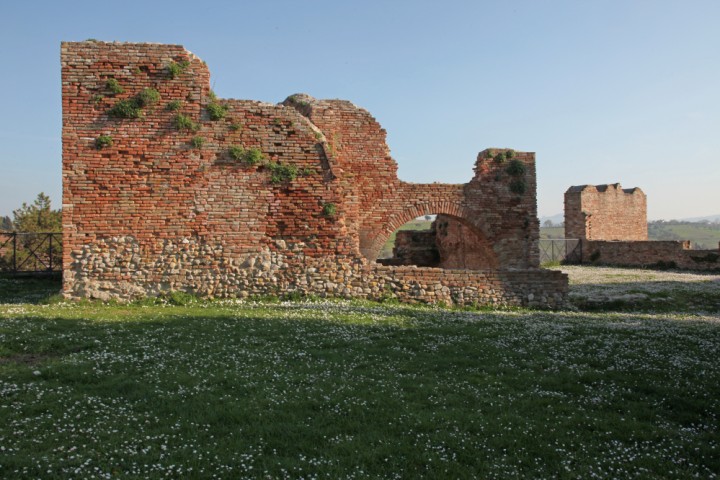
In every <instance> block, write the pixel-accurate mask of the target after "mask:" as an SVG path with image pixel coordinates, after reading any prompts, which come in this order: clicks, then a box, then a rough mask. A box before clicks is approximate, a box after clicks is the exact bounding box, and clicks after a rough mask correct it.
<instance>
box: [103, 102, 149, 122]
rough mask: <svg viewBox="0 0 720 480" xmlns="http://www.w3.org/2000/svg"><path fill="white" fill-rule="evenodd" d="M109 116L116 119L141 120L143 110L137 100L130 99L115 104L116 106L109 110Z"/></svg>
mask: <svg viewBox="0 0 720 480" xmlns="http://www.w3.org/2000/svg"><path fill="white" fill-rule="evenodd" d="M108 115H110V116H111V117H115V118H141V117H142V109H141V108H140V107H139V106H138V104H137V102H136V101H135V99H132V98H129V99H126V100H118V101H117V102H115V105H113V106H112V108H111V109H110V110H108Z"/></svg>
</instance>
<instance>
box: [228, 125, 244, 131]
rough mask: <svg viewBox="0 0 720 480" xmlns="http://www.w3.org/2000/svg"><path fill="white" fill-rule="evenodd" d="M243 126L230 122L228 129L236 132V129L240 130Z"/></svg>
mask: <svg viewBox="0 0 720 480" xmlns="http://www.w3.org/2000/svg"><path fill="white" fill-rule="evenodd" d="M242 128H243V126H242V123H231V124H230V130H232V131H233V132H237V131H238V130H242Z"/></svg>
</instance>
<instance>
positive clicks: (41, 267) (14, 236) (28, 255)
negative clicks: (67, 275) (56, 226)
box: [0, 232, 62, 274]
mask: <svg viewBox="0 0 720 480" xmlns="http://www.w3.org/2000/svg"><path fill="white" fill-rule="evenodd" d="M61 271H62V233H60V232H38V233H21V232H0V272H4V273H10V274H19V273H52V272H61Z"/></svg>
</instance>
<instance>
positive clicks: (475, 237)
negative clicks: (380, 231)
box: [382, 215, 498, 270]
mask: <svg viewBox="0 0 720 480" xmlns="http://www.w3.org/2000/svg"><path fill="white" fill-rule="evenodd" d="M382 263H383V264H385V265H417V266H427V267H437V268H444V269H451V270H457V269H465V270H497V268H498V259H497V256H496V255H495V252H494V251H493V248H492V245H491V244H490V243H489V242H488V241H487V240H486V239H485V238H484V237H483V236H482V235H479V234H478V233H477V232H476V231H475V229H474V228H472V227H470V226H468V225H467V224H466V223H465V222H464V221H461V220H460V219H457V218H454V217H451V216H448V215H438V216H437V217H436V219H435V221H434V222H433V224H432V228H431V229H430V230H399V231H398V232H397V234H396V237H395V248H393V257H392V258H390V259H386V260H383V261H382Z"/></svg>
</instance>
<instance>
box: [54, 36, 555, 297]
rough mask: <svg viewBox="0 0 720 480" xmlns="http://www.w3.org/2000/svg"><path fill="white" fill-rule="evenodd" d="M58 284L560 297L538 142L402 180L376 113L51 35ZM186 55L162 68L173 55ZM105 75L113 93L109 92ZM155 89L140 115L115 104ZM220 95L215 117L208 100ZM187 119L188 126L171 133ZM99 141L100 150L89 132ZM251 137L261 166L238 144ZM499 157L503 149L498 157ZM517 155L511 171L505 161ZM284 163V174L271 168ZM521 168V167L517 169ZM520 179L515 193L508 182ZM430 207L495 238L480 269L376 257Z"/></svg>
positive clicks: (160, 52)
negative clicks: (419, 179) (274, 93)
mask: <svg viewBox="0 0 720 480" xmlns="http://www.w3.org/2000/svg"><path fill="white" fill-rule="evenodd" d="M61 63H62V98H63V241H64V245H65V248H64V250H63V254H64V256H63V266H64V292H65V295H66V296H68V297H72V298H77V297H95V298H103V299H107V298H119V299H129V298H135V297H140V296H143V295H148V294H149V295H157V294H161V293H163V292H167V291H171V290H183V291H189V292H194V293H197V294H199V295H204V296H209V297H246V296H248V295H254V294H264V293H282V292H292V291H299V292H301V293H304V294H316V295H321V296H323V295H333V296H343V297H367V298H381V297H386V296H394V297H397V298H400V299H401V300H404V301H422V302H445V303H449V304H471V303H493V304H511V305H540V306H551V307H554V306H561V305H562V304H564V302H565V298H566V293H567V278H566V277H565V276H564V275H562V274H560V273H558V272H550V271H545V270H541V269H539V268H538V262H539V257H538V239H539V224H538V220H537V208H536V199H535V191H536V180H535V156H534V154H533V153H527V152H512V153H513V155H510V154H508V155H506V156H507V157H510V156H512V157H514V158H512V160H510V159H509V158H505V157H504V156H503V155H505V153H506V152H510V151H509V150H507V149H489V150H485V151H483V152H481V153H480V154H479V155H478V158H477V161H476V164H475V175H474V176H473V178H472V179H471V180H470V181H469V182H468V183H466V184H459V185H447V184H438V183H433V184H411V183H406V182H402V181H400V180H399V179H398V178H397V164H396V163H395V161H394V160H393V159H392V158H391V156H390V153H389V149H388V147H387V144H386V141H385V137H386V133H385V131H384V130H383V129H382V127H381V126H380V125H379V123H378V122H377V121H376V120H375V119H374V118H373V117H372V116H371V115H370V114H369V113H368V112H367V111H366V110H363V109H361V108H359V107H357V106H355V105H353V104H352V103H350V102H347V101H343V100H317V99H314V98H312V97H310V96H307V95H303V94H298V95H292V96H290V97H288V98H287V99H286V100H285V101H284V102H282V103H281V104H277V105H276V104H269V103H262V102H256V101H249V100H232V99H216V98H215V97H214V95H213V94H212V93H211V91H210V72H209V70H208V67H207V66H206V65H205V63H204V62H202V61H201V60H200V59H199V58H198V57H196V56H195V55H193V54H191V53H190V52H188V51H186V50H185V49H184V48H183V47H181V46H177V45H160V44H132V43H104V42H80V43H63V44H62V47H61ZM172 65H178V66H182V68H181V69H179V70H178V69H177V68H176V69H175V70H176V71H175V72H174V73H175V74H174V75H173V74H172V71H171V68H170V67H171V66H172ZM110 79H114V81H117V83H118V84H119V86H120V87H121V88H122V92H117V90H118V89H114V90H115V91H114V92H113V89H111V88H109V84H108V80H110ZM143 89H154V90H156V91H157V92H158V93H159V96H160V99H159V100H157V101H156V102H146V103H145V104H143V105H142V108H141V110H140V115H139V118H130V119H126V118H116V117H113V116H111V115H110V114H109V111H110V110H111V108H113V106H115V105H117V103H118V102H119V101H122V100H132V99H134V98H137V96H138V94H139V93H140V92H141V91H143ZM213 105H216V106H220V107H221V108H222V109H224V111H225V115H224V116H223V118H217V116H216V119H213V116H212V115H211V112H210V110H209V108H208V107H211V106H213ZM179 114H182V115H184V116H185V117H186V118H187V119H189V120H191V122H192V123H194V124H196V125H197V128H196V129H178V128H177V116H178V115H179ZM101 136H105V137H110V138H111V139H112V144H111V145H105V146H100V147H99V146H98V144H97V139H98V138H99V137H101ZM239 149H242V150H244V151H249V150H250V149H258V150H259V151H260V152H262V156H263V160H262V161H260V162H257V163H254V164H251V163H250V162H247V161H245V160H243V159H242V158H240V159H238V158H236V157H237V155H235V156H234V155H233V150H235V152H237V151H240V150H239ZM500 154H503V155H500ZM510 164H513V166H514V167H515V170H514V171H513V170H512V169H510V168H509V166H510ZM278 165H279V166H284V167H285V172H287V171H288V169H294V172H295V175H290V176H287V177H285V178H277V175H276V178H275V181H273V172H274V171H277V168H278ZM518 165H519V166H518ZM518 183H519V184H521V186H522V187H523V188H519V189H518V188H511V186H512V185H513V184H514V185H515V186H517V184H518ZM430 213H440V214H445V215H447V216H449V217H452V218H456V219H460V220H461V221H462V224H463V225H464V226H465V227H466V228H469V229H471V230H472V231H473V232H475V233H476V234H477V235H480V236H481V237H482V238H483V239H485V240H486V241H487V242H488V244H489V245H491V246H492V252H491V255H492V258H493V260H494V262H495V263H494V265H496V266H495V267H494V268H492V269H487V270H482V271H481V270H457V271H449V270H443V269H436V268H413V267H392V266H383V265H379V264H377V263H375V259H376V258H377V255H378V253H379V251H380V249H381V248H382V245H383V244H384V243H385V241H386V239H387V238H388V237H389V235H390V234H391V233H392V232H393V231H394V230H396V229H397V228H398V227H399V226H400V225H402V224H403V223H405V222H407V221H408V220H410V219H412V218H415V217H417V216H420V215H424V214H430Z"/></svg>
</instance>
